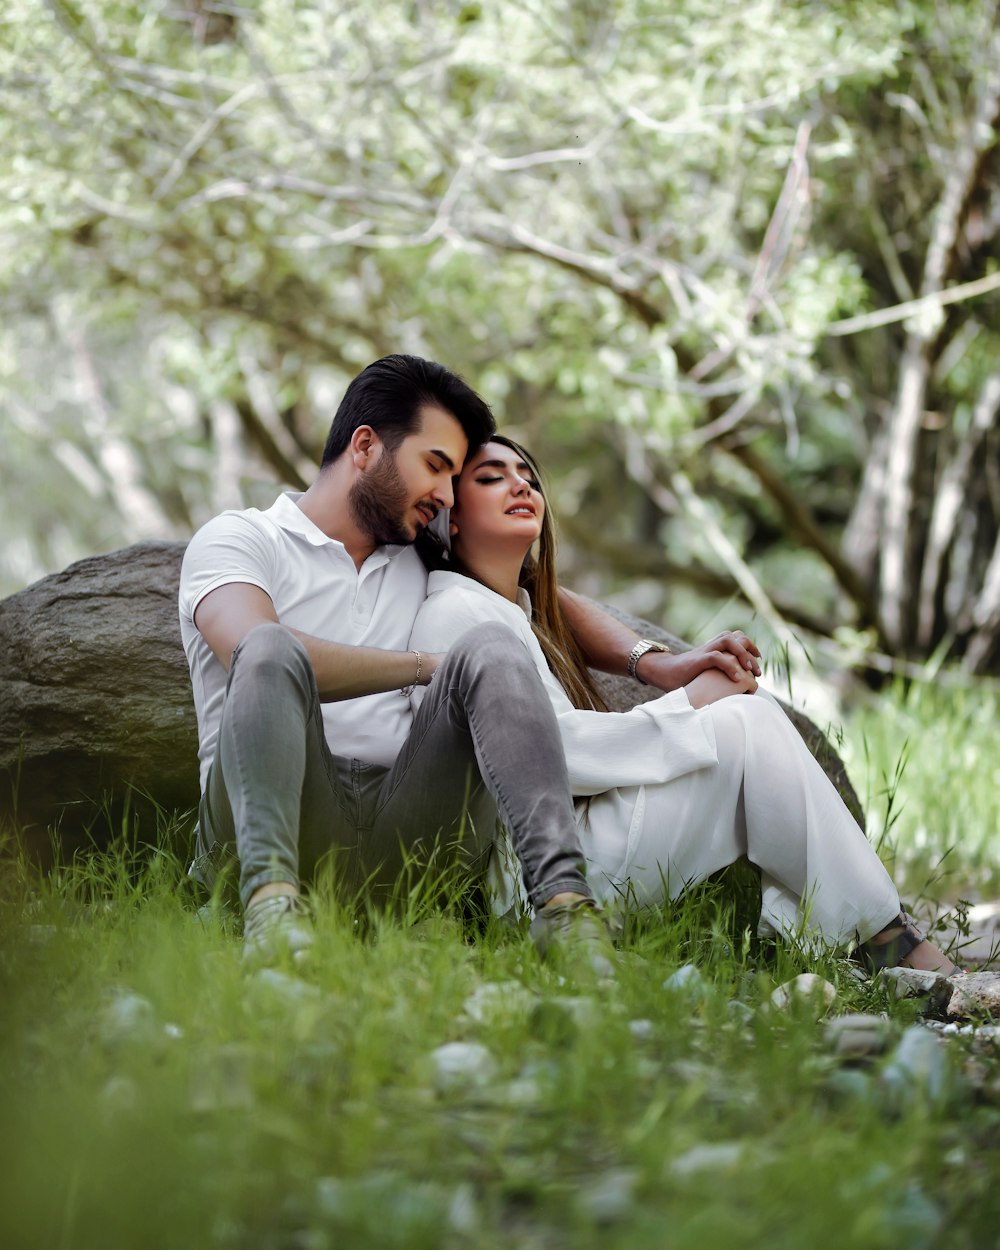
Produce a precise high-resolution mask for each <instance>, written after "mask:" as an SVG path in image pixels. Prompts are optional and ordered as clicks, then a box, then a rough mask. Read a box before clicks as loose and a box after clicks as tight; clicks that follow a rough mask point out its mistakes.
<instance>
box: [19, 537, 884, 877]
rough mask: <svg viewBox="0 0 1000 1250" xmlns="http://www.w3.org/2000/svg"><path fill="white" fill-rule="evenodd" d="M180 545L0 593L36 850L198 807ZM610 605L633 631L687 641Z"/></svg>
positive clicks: (822, 752)
mask: <svg viewBox="0 0 1000 1250" xmlns="http://www.w3.org/2000/svg"><path fill="white" fill-rule="evenodd" d="M183 554H184V546H183V544H182V543H138V544H136V545H135V546H133V547H127V548H125V549H124V550H121V551H115V552H112V553H111V554H110V555H106V556H95V557H93V558H91V559H87V560H81V561H80V562H79V563H78V564H73V565H71V566H70V567H69V568H68V569H66V570H64V571H63V572H62V573H57V574H54V575H53V576H51V577H45V578H43V579H42V580H41V581H39V582H36V583H35V584H34V585H32V586H29V587H28V588H27V589H25V590H22V591H20V592H19V593H18V594H15V595H11V596H10V598H8V599H5V600H3V601H2V602H0V821H2V823H3V824H4V825H6V826H7V827H16V828H18V829H19V830H21V831H22V832H23V834H24V837H25V839H26V840H27V842H28V845H29V847H31V848H32V849H33V850H35V851H36V852H44V851H45V848H46V847H47V846H48V844H49V841H50V836H51V835H50V832H49V830H50V829H51V828H56V829H58V831H59V840H60V843H61V845H62V847H63V849H64V850H72V849H75V848H76V847H79V846H82V845H86V844H87V843H88V842H89V843H93V844H94V845H97V846H100V845H103V844H105V843H106V842H107V841H108V839H109V837H110V836H112V834H113V833H114V832H117V831H119V830H121V828H122V826H123V822H124V823H131V822H130V821H129V819H128V817H129V813H132V815H134V816H135V817H136V818H137V822H136V823H137V824H138V826H139V828H140V829H141V830H142V836H143V837H144V838H146V840H150V839H151V838H152V837H155V836H156V829H157V823H156V812H157V810H159V811H161V812H164V813H173V812H175V811H177V810H178V809H179V810H182V811H187V812H191V813H193V811H194V809H195V808H196V806H197V801H198V761H197V730H196V725H195V716H194V706H193V704H192V701H191V687H190V681H189V678H188V669H187V664H186V662H185V659H184V653H183V651H182V649H181V640H180V629H179V626H178V622H177V582H178V577H179V573H180V564H181V557H182V556H183ZM615 615H617V616H619V618H620V619H622V620H625V621H626V622H627V623H628V624H629V625H631V626H632V627H633V628H634V629H636V630H637V631H638V632H639V633H641V634H642V635H643V636H644V637H650V638H657V639H661V640H663V641H666V642H668V643H669V644H670V646H671V647H673V648H674V649H675V650H682V649H685V647H686V644H685V643H684V642H682V641H681V640H680V639H678V638H675V637H673V636H672V635H670V634H667V633H665V632H664V631H663V630H661V629H659V628H658V627H657V626H655V625H651V624H649V623H648V622H646V621H642V620H638V619H636V618H633V617H629V616H627V615H624V614H622V613H619V612H616V613H615ZM598 680H599V682H600V684H601V687H602V691H603V693H604V696H605V699H606V700H607V702H608V705H609V707H611V708H612V709H613V710H615V711H624V710H625V709H627V708H629V707H633V706H635V704H636V703H638V702H641V701H642V700H644V699H648V698H651V697H654V696H655V694H656V692H655V691H653V690H651V689H650V688H649V687H647V686H643V685H641V684H639V683H638V682H635V681H631V680H629V679H628V678H624V677H617V678H616V677H607V676H606V675H604V674H600V675H598ZM790 714H791V715H792V717H793V719H794V720H795V723H796V725H797V727H798V728H799V731H800V732H801V733H802V736H803V737H804V738H805V740H806V742H807V743H808V745H809V747H810V749H811V750H812V751H813V753H814V754H815V755H816V756H817V757H818V758H819V760H820V762H821V764H822V765H823V767H824V769H825V770H826V772H827V774H828V775H829V776H830V778H831V779H832V780H833V782H834V784H835V785H836V786H837V788H838V789H839V790H840V792H841V794H842V795H843V796H844V798H845V800H846V801H847V803H848V806H849V807H850V808H851V810H852V812H854V814H855V816H856V817H857V818H858V820H859V823H860V822H861V819H862V816H861V808H860V804H859V803H858V799H857V796H856V794H855V792H854V790H853V788H852V786H851V784H850V781H849V780H848V778H847V774H846V772H845V770H844V766H843V764H842V763H841V761H840V758H839V757H838V756H837V754H836V752H835V751H834V750H833V748H832V747H831V746H830V744H829V742H828V741H827V739H826V738H825V737H824V736H823V734H822V733H821V732H820V731H819V730H818V729H817V728H816V726H815V725H813V724H812V722H811V721H809V720H808V719H807V718H806V717H804V716H802V715H801V714H799V713H796V712H790ZM192 823H193V815H192V818H191V821H189V822H187V825H188V826H190V824H192ZM183 824H184V822H182V827H183Z"/></svg>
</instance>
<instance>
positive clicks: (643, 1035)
mask: <svg viewBox="0 0 1000 1250" xmlns="http://www.w3.org/2000/svg"><path fill="white" fill-rule="evenodd" d="M628 1031H629V1032H630V1033H631V1034H632V1036H633V1037H634V1038H635V1039H636V1041H639V1042H644V1041H646V1040H647V1038H650V1037H652V1036H653V1035H654V1033H655V1032H656V1025H655V1024H653V1022H652V1020H630V1021H629V1022H628Z"/></svg>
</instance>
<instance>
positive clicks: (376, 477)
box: [347, 451, 414, 547]
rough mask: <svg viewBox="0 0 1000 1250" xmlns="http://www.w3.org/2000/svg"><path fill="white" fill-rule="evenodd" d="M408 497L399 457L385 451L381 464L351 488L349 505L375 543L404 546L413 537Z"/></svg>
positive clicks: (357, 522)
mask: <svg viewBox="0 0 1000 1250" xmlns="http://www.w3.org/2000/svg"><path fill="white" fill-rule="evenodd" d="M407 496H408V492H407V489H406V484H405V482H404V481H403V479H402V477H401V476H400V473H399V469H397V467H396V457H395V456H394V455H393V454H392V452H390V451H386V452H385V454H384V455H383V456H382V459H381V460H380V461H379V463H378V464H377V465H376V466H375V467H374V468H373V469H372V470H371V471H370V472H368V473H363V474H362V475H361V476H360V477H359V478H358V480H357V481H356V482H355V483H354V485H353V486H352V487H351V490H350V493H349V495H348V496H347V504H348V507H349V508H350V509H351V516H352V517H353V518H354V523H355V524H356V525H357V527H358V529H360V530H361V531H362V533H364V534H367V536H368V537H369V538H370V539H371V540H372V541H373V542H374V543H375V545H376V546H378V547H381V546H384V545H386V544H390V543H402V544H404V545H405V544H408V543H412V542H413V539H414V535H413V533H412V531H411V530H410V529H409V528H408V527H407V524H406V512H407Z"/></svg>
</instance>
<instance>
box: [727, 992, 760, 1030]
mask: <svg viewBox="0 0 1000 1250" xmlns="http://www.w3.org/2000/svg"><path fill="white" fill-rule="evenodd" d="M726 1010H727V1011H728V1012H729V1015H730V1017H731V1018H732V1020H733V1022H734V1023H735V1024H739V1025H747V1024H749V1023H750V1021H751V1020H752V1019H753V1008H752V1007H751V1006H750V1005H749V1004H748V1003H744V1002H741V1001H740V1000H739V999H738V998H731V999H730V1000H729V1002H728V1003H726Z"/></svg>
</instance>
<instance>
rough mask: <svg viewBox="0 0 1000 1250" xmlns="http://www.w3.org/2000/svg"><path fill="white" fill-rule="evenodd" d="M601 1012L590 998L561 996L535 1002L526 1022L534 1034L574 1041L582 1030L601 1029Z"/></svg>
mask: <svg viewBox="0 0 1000 1250" xmlns="http://www.w3.org/2000/svg"><path fill="white" fill-rule="evenodd" d="M601 1014H602V1013H601V1008H600V1007H598V1005H597V1003H596V1002H594V1000H593V999H592V998H586V997H583V996H580V997H571V996H569V995H562V996H556V997H554V998H544V999H542V1000H541V1002H538V1003H536V1004H535V1006H534V1007H533V1008H532V1010H531V1015H530V1017H529V1019H528V1024H529V1027H530V1029H531V1032H532V1034H533V1035H534V1036H535V1037H538V1038H541V1039H542V1040H543V1041H547V1042H550V1043H553V1044H556V1045H564V1044H567V1043H569V1042H571V1041H573V1040H574V1038H575V1037H576V1036H577V1034H578V1033H579V1032H580V1031H581V1030H585V1029H590V1030H594V1029H598V1028H600V1024H601Z"/></svg>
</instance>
